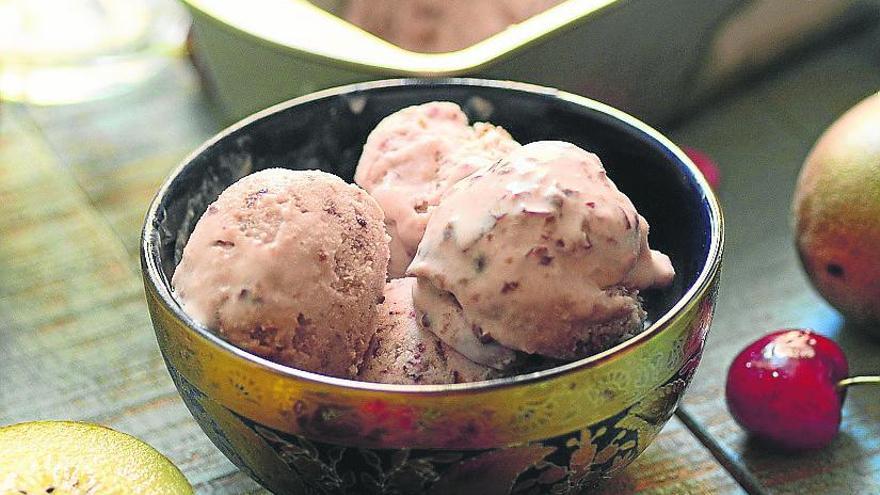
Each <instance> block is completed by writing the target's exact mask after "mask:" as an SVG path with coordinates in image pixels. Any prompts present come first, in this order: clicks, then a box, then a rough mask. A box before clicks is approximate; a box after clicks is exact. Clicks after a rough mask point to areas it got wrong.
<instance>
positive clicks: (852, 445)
mask: <svg viewBox="0 0 880 495" xmlns="http://www.w3.org/2000/svg"><path fill="white" fill-rule="evenodd" d="M878 40H880V32H878V31H876V30H875V31H872V32H869V33H865V34H862V35H859V36H857V37H854V38H851V39H848V40H845V41H844V42H843V43H841V44H839V45H836V46H830V47H828V48H826V49H824V50H822V51H820V52H814V53H810V54H803V55H802V56H801V57H800V58H799V59H798V60H794V61H792V62H791V63H790V64H788V65H787V66H785V67H783V68H781V69H780V70H779V71H777V72H776V73H774V74H771V75H769V76H768V77H766V78H765V79H763V80H760V81H756V82H755V83H754V84H753V85H751V87H749V88H747V89H744V90H742V91H739V92H737V93H735V94H731V95H729V96H728V97H727V98H725V99H723V100H721V101H719V102H716V103H715V104H713V105H711V106H709V107H708V108H705V109H703V111H702V112H700V113H699V114H698V115H695V116H694V117H693V118H692V119H690V120H689V121H687V122H684V123H683V124H682V125H681V126H680V127H678V128H677V129H674V130H673V131H672V132H671V134H672V135H673V137H674V138H675V139H677V140H678V141H679V142H681V143H683V144H687V145H690V146H695V147H698V148H701V149H703V150H705V151H707V152H708V153H709V154H710V155H712V156H713V157H714V158H715V159H716V160H717V161H718V162H719V164H720V168H721V169H722V173H723V185H722V187H721V201H722V206H723V209H724V213H725V220H726V226H727V244H726V252H725V260H724V273H723V276H722V286H721V292H720V294H721V296H720V300H719V305H718V309H717V313H716V320H715V323H714V324H713V328H712V332H711V335H710V339H709V343H708V345H707V348H706V354H705V356H704V359H703V364H702V365H701V367H700V369H699V371H698V373H697V376H696V377H695V382H694V384H693V386H692V388H691V390H690V391H689V392H688V394H687V396H686V397H685V400H684V405H683V408H682V412H683V414H686V415H687V417H688V418H690V419H692V420H693V422H694V424H695V425H696V426H697V427H698V428H701V429H702V430H703V431H704V433H705V434H706V435H707V436H708V437H709V438H710V439H711V440H710V441H711V442H713V444H714V445H713V446H714V448H716V449H717V450H718V451H719V452H721V453H722V454H723V455H724V456H726V457H727V459H728V460H729V462H731V463H732V464H733V465H734V466H736V467H737V469H740V470H742V471H743V472H746V473H749V474H750V475H752V476H753V477H754V478H756V479H757V480H759V482H760V483H761V484H762V485H763V487H764V489H765V490H766V491H767V492H768V493H877V492H878V491H880V488H878V486H880V401H878V400H877V398H878V395H877V391H876V390H872V389H870V388H862V389H853V390H851V391H850V392H849V396H848V398H847V403H846V405H845V408H844V421H843V428H842V434H841V435H840V436H839V437H838V439H837V440H835V442H834V443H833V444H832V445H831V446H830V447H829V448H827V449H825V450H822V451H819V452H814V453H808V454H801V455H792V454H780V453H772V452H770V451H768V449H766V448H765V447H763V446H759V445H756V444H755V443H753V442H751V441H749V440H748V438H747V436H746V435H745V434H744V433H743V431H742V430H741V429H740V428H739V427H738V426H737V425H736V424H735V423H734V422H733V420H732V418H731V417H730V415H729V414H728V412H727V410H726V407H725V404H724V399H723V393H724V380H725V376H726V371H727V367H728V365H729V363H730V362H731V360H732V359H733V357H734V356H735V355H736V353H737V352H739V350H740V349H741V348H742V347H743V346H745V345H746V343H748V342H749V341H751V340H752V339H754V338H756V337H758V336H759V335H762V334H764V333H767V332H769V331H772V330H775V329H778V328H785V327H812V328H815V329H816V330H818V331H820V332H822V333H824V334H826V335H828V336H830V337H832V338H834V339H836V340H837V341H838V342H839V343H840V344H841V345H842V346H843V348H844V349H845V351H846V352H847V355H848V356H849V359H850V363H851V368H852V370H853V372H856V373H859V372H861V373H874V374H876V373H877V371H878V370H880V343H878V342H877V341H876V340H872V339H870V338H868V337H867V336H866V335H865V334H864V333H863V332H859V331H858V330H857V329H853V328H848V327H847V326H846V325H845V324H844V322H843V321H842V319H841V318H840V316H839V315H838V314H837V313H836V312H834V311H833V310H832V309H831V308H830V307H829V306H828V305H827V304H826V303H825V302H824V301H823V300H822V299H821V298H820V297H819V296H818V295H817V294H816V293H815V292H814V291H813V290H812V289H811V288H810V285H809V282H808V280H807V279H806V277H805V275H804V274H803V272H802V270H801V268H800V265H799V262H798V260H797V256H796V253H795V250H794V247H793V238H792V233H791V227H790V225H791V219H790V213H789V211H790V210H789V205H790V202H791V197H792V193H793V189H794V185H795V179H796V177H797V174H798V171H799V169H800V165H801V163H802V161H803V159H804V157H805V156H806V154H807V152H808V150H809V148H810V146H811V145H812V143H813V142H814V140H815V139H816V138H817V137H818V136H819V134H820V133H821V131H822V130H823V129H824V128H825V127H826V126H827V125H828V124H829V123H830V122H832V121H833V120H834V118H835V117H836V116H838V115H840V114H841V113H842V112H843V111H845V110H846V109H847V108H848V107H850V106H851V105H853V104H854V103H856V102H857V101H858V100H860V99H861V98H863V97H865V96H867V95H868V94H870V93H872V92H875V91H877V90H878V89H880V63H878V62H880V61H878V57H877V53H878V46H880V42H878Z"/></svg>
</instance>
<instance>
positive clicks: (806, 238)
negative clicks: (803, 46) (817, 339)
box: [793, 93, 880, 326]
mask: <svg viewBox="0 0 880 495" xmlns="http://www.w3.org/2000/svg"><path fill="white" fill-rule="evenodd" d="M793 208H794V216H795V241H796V245H797V249H798V253H799V254H800V258H801V262H802V263H803V266H804V269H805V270H806V272H807V274H808V275H809V277H810V279H811V280H812V282H813V284H814V285H815V286H816V289H818V291H819V292H820V293H821V294H822V296H823V297H824V298H825V299H827V300H828V302H829V303H831V305H833V306H834V307H835V308H837V309H838V310H839V311H840V312H842V313H843V314H844V315H845V316H847V317H848V318H849V319H851V320H853V321H854V322H856V323H862V324H868V325H871V326H876V325H877V324H878V323H880V249H878V248H877V246H880V93H878V94H875V95H874V96H871V97H869V98H867V99H866V100H864V101H862V102H861V103H859V104H858V105H856V106H855V107H853V108H852V109H851V110H849V111H848V112H847V113H845V114H844V115H843V116H842V117H841V118H840V119H838V120H837V121H836V122H835V123H834V124H833V125H832V126H831V127H830V128H828V130H827V131H825V133H824V134H823V135H822V137H821V138H819V141H818V142H816V145H815V146H814V147H813V149H812V151H811V152H810V154H809V156H808V157H807V160H806V162H805V163H804V166H803V169H802V170H801V174H800V178H799V179H798V183H797V189H796V191H795V197H794V204H793Z"/></svg>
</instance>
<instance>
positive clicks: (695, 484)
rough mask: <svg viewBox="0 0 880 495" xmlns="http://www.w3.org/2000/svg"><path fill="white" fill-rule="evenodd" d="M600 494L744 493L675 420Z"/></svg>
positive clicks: (706, 494) (719, 494)
mask: <svg viewBox="0 0 880 495" xmlns="http://www.w3.org/2000/svg"><path fill="white" fill-rule="evenodd" d="M597 493H598V495H617V494H628V493H638V494H642V495H672V494H676V495H678V494H687V495H709V494H713V495H714V494H718V495H722V494H734V493H736V494H739V493H745V492H744V491H743V490H742V488H740V486H739V485H738V484H737V482H736V481H735V480H734V479H733V478H732V477H731V476H730V474H729V473H727V471H725V470H724V469H722V468H721V467H720V466H719V464H718V462H717V461H716V460H715V459H714V458H713V457H712V454H711V453H710V452H709V450H708V449H706V447H704V446H703V445H702V444H700V443H699V442H698V441H697V440H696V438H694V436H693V435H692V434H691V432H690V431H688V429H687V428H686V427H685V426H684V425H683V424H682V423H681V421H680V420H679V419H678V418H676V417H673V418H672V419H671V420H670V421H669V423H667V424H666V426H665V427H664V428H663V431H662V432H661V433H660V435H659V436H658V437H657V439H655V440H654V442H653V443H652V444H651V445H649V446H648V448H647V450H645V452H643V453H642V455H641V456H639V457H638V458H637V459H636V460H635V461H634V462H633V463H632V464H630V465H629V466H627V468H626V469H624V470H623V472H622V473H620V474H619V475H617V476H616V477H615V478H613V479H611V480H609V481H607V482H605V484H603V485H602V486H601V488H600V489H599V490H598V492H597Z"/></svg>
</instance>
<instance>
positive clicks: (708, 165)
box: [682, 148, 721, 189]
mask: <svg viewBox="0 0 880 495" xmlns="http://www.w3.org/2000/svg"><path fill="white" fill-rule="evenodd" d="M682 151H684V154H685V155H687V156H688V158H690V159H691V161H693V162H694V165H696V166H697V168H698V169H699V170H700V172H701V173H702V174H703V177H705V178H706V182H708V183H709V186H711V187H712V189H718V187H719V186H721V170H720V169H719V168H718V165H716V164H715V162H714V161H713V160H712V158H710V157H709V155H707V154H706V153H704V152H702V151H700V150H698V149H695V148H682Z"/></svg>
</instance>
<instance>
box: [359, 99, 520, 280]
mask: <svg viewBox="0 0 880 495" xmlns="http://www.w3.org/2000/svg"><path fill="white" fill-rule="evenodd" d="M518 147H519V144H518V143H517V142H516V141H514V140H513V138H511V137H510V135H509V134H508V133H507V132H506V131H505V130H504V129H502V128H500V127H496V126H493V125H491V124H486V123H476V124H474V125H473V127H471V126H469V125H468V120H467V116H466V115H465V114H464V112H462V111H461V108H459V107H458V105H456V104H454V103H450V102H431V103H426V104H424V105H418V106H412V107H408V108H404V109H403V110H400V111H398V112H396V113H394V114H392V115H390V116H388V117H386V118H385V119H383V120H382V122H380V123H379V125H378V126H376V128H375V129H374V130H373V131H372V132H371V133H370V135H369V137H368V138H367V142H366V144H365V145H364V150H363V154H362V155H361V158H360V161H359V162H358V166H357V171H356V173H355V177H354V178H355V182H357V183H358V184H359V185H360V186H361V187H363V188H364V189H366V190H367V191H368V192H369V193H370V194H371V195H372V196H373V197H374V198H376V201H378V202H379V205H380V206H381V207H382V209H383V210H384V211H385V222H386V224H387V228H388V233H389V234H390V235H391V261H390V263H389V270H388V271H389V276H391V277H392V278H395V277H401V276H403V273H404V271H406V267H407V266H408V265H409V263H410V262H411V261H412V258H413V256H414V255H415V252H416V249H417V248H418V245H419V241H421V239H422V234H423V233H424V231H425V225H426V224H427V222H428V219H429V218H430V216H431V212H432V210H433V209H434V208H435V207H436V206H437V204H438V203H439V202H440V198H441V197H442V196H443V194H444V193H445V192H446V191H447V190H448V189H449V188H450V187H451V186H452V185H453V184H455V183H456V182H458V181H459V180H461V179H462V178H464V177H467V176H468V175H470V174H471V173H473V172H474V171H475V170H477V169H479V168H482V167H486V166H488V165H491V164H492V163H495V162H496V161H498V160H499V159H501V158H502V157H504V156H506V155H507V154H508V153H509V152H510V151H512V150H514V149H516V148H518Z"/></svg>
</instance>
